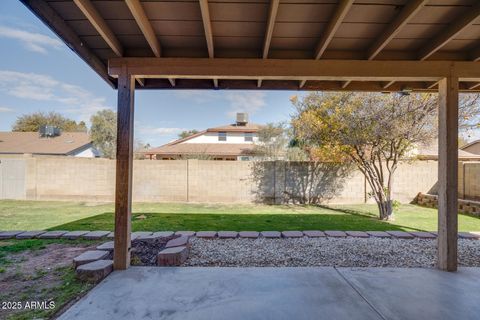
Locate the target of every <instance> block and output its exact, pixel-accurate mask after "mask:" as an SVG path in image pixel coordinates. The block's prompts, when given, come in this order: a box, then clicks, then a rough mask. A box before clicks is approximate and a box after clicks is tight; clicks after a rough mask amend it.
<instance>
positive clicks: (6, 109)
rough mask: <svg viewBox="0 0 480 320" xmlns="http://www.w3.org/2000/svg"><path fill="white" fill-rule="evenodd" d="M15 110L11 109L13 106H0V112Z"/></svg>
mask: <svg viewBox="0 0 480 320" xmlns="http://www.w3.org/2000/svg"><path fill="white" fill-rule="evenodd" d="M14 111H15V110H13V108H9V107H0V113H1V112H14Z"/></svg>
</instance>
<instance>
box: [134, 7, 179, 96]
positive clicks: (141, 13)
mask: <svg viewBox="0 0 480 320" xmlns="http://www.w3.org/2000/svg"><path fill="white" fill-rule="evenodd" d="M125 2H126V4H127V6H128V8H129V9H130V12H131V13H132V15H133V17H134V18H135V21H136V22H137V24H138V26H139V28H140V30H142V33H143V35H144V37H145V39H146V40H147V42H148V45H149V46H150V48H151V49H152V51H153V54H154V55H155V57H157V58H159V57H161V55H162V47H161V46H160V42H159V41H158V39H157V36H156V35H155V31H153V28H152V25H151V23H150V21H149V20H148V17H147V15H146V14H145V10H144V9H143V7H142V4H141V3H140V1H139V0H125ZM139 80H140V81H139ZM168 80H169V81H170V83H171V84H172V87H174V86H175V80H173V79H168ZM137 82H138V83H139V84H140V85H141V86H142V87H143V86H144V85H145V83H144V81H142V79H139V78H137Z"/></svg>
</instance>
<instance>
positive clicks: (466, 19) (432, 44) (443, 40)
mask: <svg viewBox="0 0 480 320" xmlns="http://www.w3.org/2000/svg"><path fill="white" fill-rule="evenodd" d="M478 17H480V3H478V4H476V5H474V6H473V7H472V8H470V9H468V12H467V13H466V14H465V15H463V16H462V17H460V18H458V19H455V20H454V22H453V23H452V24H450V25H449V26H448V27H447V28H446V29H445V30H442V31H441V32H440V33H439V34H438V35H437V36H436V37H435V38H433V39H432V40H430V41H429V42H428V43H427V44H426V45H425V46H423V47H422V48H421V49H420V50H419V55H418V59H419V60H425V59H427V58H428V57H430V56H431V55H432V54H434V53H435V52H436V51H437V50H439V49H440V48H442V47H443V46H444V45H446V44H447V43H448V42H449V41H450V40H452V39H453V38H455V37H456V36H457V35H458V34H460V33H461V32H462V31H463V30H464V29H465V28H467V27H468V26H470V25H471V24H472V23H473V22H474V21H475V20H476V19H477V18H478Z"/></svg>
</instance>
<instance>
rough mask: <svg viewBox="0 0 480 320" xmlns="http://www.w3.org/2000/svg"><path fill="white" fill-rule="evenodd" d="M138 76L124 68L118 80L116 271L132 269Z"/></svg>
mask: <svg viewBox="0 0 480 320" xmlns="http://www.w3.org/2000/svg"><path fill="white" fill-rule="evenodd" d="M134 92H135V77H133V76H132V75H131V74H129V73H128V68H127V67H126V65H124V66H122V69H121V73H120V75H119V77H118V110H117V167H116V180H115V250H114V257H113V259H114V260H113V266H114V268H115V270H125V269H127V268H128V267H129V266H130V247H131V243H130V232H131V221H130V220H131V215H132V213H131V209H132V166H133V104H134Z"/></svg>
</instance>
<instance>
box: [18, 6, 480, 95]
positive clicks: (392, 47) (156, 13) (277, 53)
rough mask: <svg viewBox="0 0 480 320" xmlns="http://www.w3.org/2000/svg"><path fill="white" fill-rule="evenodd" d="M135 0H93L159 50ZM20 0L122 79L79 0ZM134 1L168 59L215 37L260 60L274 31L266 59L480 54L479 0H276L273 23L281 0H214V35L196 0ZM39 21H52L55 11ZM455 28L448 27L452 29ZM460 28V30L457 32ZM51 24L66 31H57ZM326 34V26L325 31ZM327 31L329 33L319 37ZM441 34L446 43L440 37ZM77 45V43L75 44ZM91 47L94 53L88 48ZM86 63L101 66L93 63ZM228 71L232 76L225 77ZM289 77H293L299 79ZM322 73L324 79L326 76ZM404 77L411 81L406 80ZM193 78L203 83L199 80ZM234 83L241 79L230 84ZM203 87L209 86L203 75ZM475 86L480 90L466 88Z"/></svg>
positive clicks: (230, 51)
mask: <svg viewBox="0 0 480 320" xmlns="http://www.w3.org/2000/svg"><path fill="white" fill-rule="evenodd" d="M77 1H79V0H77ZM82 1H83V0H82ZM131 1H134V0H128V1H125V0H123V1H120V0H118V1H107V0H90V2H91V4H92V6H93V7H94V8H95V9H96V11H97V12H98V14H99V16H100V18H101V19H103V21H104V22H105V24H106V25H107V26H108V27H109V28H110V30H111V32H112V34H113V36H114V37H115V38H116V39H117V41H118V46H116V47H121V48H122V49H123V57H154V56H159V55H158V54H154V52H155V50H156V49H155V45H153V46H154V49H153V51H152V49H151V46H152V43H150V44H149V43H148V42H147V40H146V39H150V40H149V41H150V42H152V40H151V39H152V35H150V36H149V35H148V34H147V36H144V34H143V32H142V31H141V29H140V28H139V26H138V24H137V22H136V21H135V18H134V16H133V15H132V13H131V12H130V10H129V8H128V6H127V2H131ZM202 1H204V0H202ZM22 2H24V3H26V4H27V6H28V5H29V3H30V4H32V3H35V4H36V5H35V6H36V7H39V5H38V4H39V3H41V4H42V5H43V6H44V7H45V6H48V7H49V8H50V10H51V11H53V12H55V13H56V14H57V15H58V16H59V17H60V19H61V20H64V23H65V24H67V25H68V26H69V28H70V29H71V31H72V33H73V34H75V35H76V39H77V40H76V41H78V43H76V44H75V46H76V47H83V49H82V50H83V51H82V54H79V55H81V56H82V58H83V59H84V60H88V61H93V60H91V59H90V58H89V57H95V58H94V59H95V60H96V61H97V62H96V64H97V65H96V67H95V68H96V71H97V72H104V74H102V77H103V78H104V79H107V81H109V82H110V83H113V85H116V80H115V79H111V78H110V77H108V74H107V73H106V72H105V70H106V68H105V67H102V68H103V71H99V70H100V69H102V68H99V65H98V62H100V63H101V64H102V65H103V66H106V65H107V64H108V60H109V59H112V58H115V57H116V56H118V52H117V53H115V52H114V51H115V50H112V49H115V47H114V48H112V45H111V44H110V45H109V43H108V42H109V41H108V39H105V35H104V36H103V37H102V35H101V32H98V30H96V29H95V27H94V26H93V25H92V24H91V22H89V21H88V19H87V17H86V16H85V15H84V14H83V13H82V11H81V10H80V9H79V8H78V7H77V6H76V5H75V3H74V1H65V0H22ZM134 2H137V3H138V4H139V5H140V7H141V8H143V11H144V14H145V17H146V21H145V23H148V25H150V28H151V30H152V31H153V36H154V38H155V39H156V40H157V41H158V43H159V44H161V51H162V52H161V57H162V58H164V57H190V58H206V57H212V55H211V54H210V55H209V51H208V48H210V51H212V48H213V43H214V44H215V46H214V59H218V58H249V59H263V58H264V51H265V49H266V40H268V39H267V37H266V36H268V35H270V40H269V45H268V50H267V52H268V57H267V58H266V60H268V59H292V60H297V59H305V60H309V59H313V58H315V53H316V50H317V52H319V53H321V59H333V60H343V59H346V60H368V59H375V60H382V61H384V60H419V58H421V57H419V50H423V51H425V52H426V51H429V50H427V49H426V48H428V46H430V47H432V43H433V44H434V45H433V47H435V48H433V49H432V50H430V51H429V52H428V54H429V55H428V58H427V60H456V61H478V60H479V59H480V18H479V17H478V7H479V6H480V5H479V4H478V1H475V0H429V1H426V0H423V1H422V0H416V1H407V0H383V1H379V0H355V1H351V0H349V1H345V0H343V1H338V0H285V1H279V3H278V4H277V5H278V7H277V12H276V13H277V14H276V17H275V19H274V23H273V24H272V22H269V13H270V12H271V10H272V3H275V2H276V1H269V0H262V1H250V0H235V1H233V0H209V1H208V3H207V7H208V9H209V10H208V11H209V16H210V32H209V34H210V35H209V36H208V35H207V38H206V33H205V27H204V21H203V19H202V10H201V5H200V1H199V0H186V1H162V0H149V1H147V0H140V1H139V0H136V1H134ZM205 2H206V1H205ZM350 2H352V3H350ZM342 3H350V7H349V8H348V10H345V12H342V15H341V16H340V17H341V18H343V19H341V21H337V22H338V23H337V24H335V17H337V18H338V17H339V16H338V12H341V11H340V9H339V8H341V5H342ZM52 9H53V10H52ZM33 11H34V12H35V11H36V10H35V9H34V10H33ZM336 13H337V15H336ZM462 17H463V18H462ZM42 20H44V21H45V22H46V23H47V24H49V25H51V22H49V21H48V19H45V18H43V19H42ZM268 26H270V28H268ZM272 26H274V27H273V28H272ZM331 26H334V27H335V28H334V31H335V32H333V33H330V34H329V32H328V31H329V27H330V30H331V29H332V27H331ZM53 29H55V28H53ZM449 30H450V32H445V31H449ZM456 30H457V31H459V32H455V31H456ZM54 31H57V33H59V32H58V30H54ZM327 34H329V36H328V37H327V36H326V35H327ZM332 34H333V35H332ZM440 37H443V40H444V41H441V40H442V39H440ZM110 38H111V36H110ZM206 39H210V40H209V41H211V42H212V45H210V46H209V45H208V43H207V41H206ZM325 39H326V40H327V41H326V43H325V44H324V45H323V46H322V42H324V41H325ZM438 39H440V40H438ZM106 40H107V41H106ZM110 42H111V41H110ZM435 43H436V44H437V45H435ZM439 43H440V44H441V46H439V45H438V44H439ZM317 47H318V48H319V49H317ZM422 48H423V49H422ZM75 51H76V52H77V53H78V52H79V51H78V50H76V49H75ZM86 51H88V52H89V53H90V56H89V55H88V54H86V53H85V52H86ZM117 51H118V50H117ZM232 62H233V61H232ZM89 64H90V65H91V66H93V65H94V64H93V63H92V62H90V63H89ZM225 80H226V78H224V79H222V81H220V82H223V81H225ZM231 80H235V79H231ZM249 80H250V81H251V80H252V79H249ZM254 80H255V81H253V84H254V85H257V86H259V85H260V86H261V87H262V88H265V89H268V88H272V89H274V88H275V87H276V86H272V85H269V86H265V87H264V86H263V84H262V81H263V80H267V79H260V78H257V79H254ZM289 80H291V81H296V79H293V78H291V79H289ZM301 80H306V79H300V80H298V81H297V85H296V86H295V87H292V88H291V89H299V88H300V86H299V83H300V82H301V83H300V84H301V85H302V86H301V89H304V90H314V88H316V87H318V82H317V84H316V85H305V84H306V83H305V82H304V81H301ZM318 80H321V81H323V82H324V81H325V79H318ZM207 81H210V82H211V85H210V86H206V88H214V87H215V86H214V85H213V83H212V82H213V81H212V79H207ZM268 81H269V82H272V81H273V80H271V79H270V80H268ZM311 81H313V80H311ZM332 81H334V82H335V83H332V84H331V85H328V86H327V87H340V88H341V86H342V85H343V86H345V85H347V88H348V89H351V90H356V89H357V88H358V89H359V90H363V88H365V87H366V86H365V85H364V84H361V83H360V82H362V81H377V82H379V83H380V85H378V84H375V85H369V86H371V87H380V88H381V89H379V90H388V91H393V90H394V88H397V87H398V86H394V85H393V82H392V81H393V80H380V81H379V80H375V79H363V80H362V81H360V79H356V78H352V79H335V80H332ZM349 81H350V82H349ZM398 81H400V82H401V83H405V79H399V80H398ZM425 81H426V82H427V85H422V86H417V85H420V83H422V81H412V86H411V87H412V89H414V90H425V86H428V85H429V84H431V83H432V82H433V83H434V82H436V80H423V82H425ZM461 81H464V79H461ZM181 82H184V81H179V80H177V81H175V83H176V88H181V87H182V86H179V85H178V84H179V83H181ZM247 82H248V83H249V84H248V85H247V84H246V83H247ZM144 83H145V88H152V86H153V85H154V84H158V85H159V89H160V88H164V86H163V83H164V82H163V81H153V79H145V80H144ZM166 83H167V84H168V83H170V88H171V87H172V86H173V84H174V81H173V79H172V80H170V82H168V81H167V82H166ZM194 83H200V82H199V81H194ZM233 83H236V84H237V85H239V86H244V87H232V84H233ZM476 83H477V80H476V79H474V80H471V81H470V82H469V83H461V84H460V89H461V90H475V91H476V90H480V88H479V87H478V86H474V84H476ZM387 85H388V86H387ZM322 86H323V85H322ZM201 87H202V88H203V87H205V86H204V84H202V85H201ZM218 87H219V88H230V89H242V88H247V87H248V88H250V87H251V84H250V82H249V81H238V79H237V80H236V81H234V82H232V83H230V84H228V86H227V85H222V84H221V83H220V84H219V85H218ZM279 87H284V85H280V86H279ZM383 87H385V88H383ZM472 87H473V89H468V88H472ZM465 88H466V89H465Z"/></svg>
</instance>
